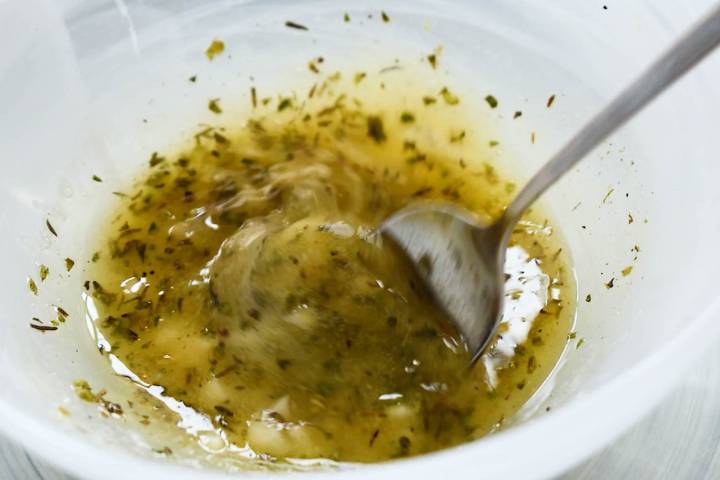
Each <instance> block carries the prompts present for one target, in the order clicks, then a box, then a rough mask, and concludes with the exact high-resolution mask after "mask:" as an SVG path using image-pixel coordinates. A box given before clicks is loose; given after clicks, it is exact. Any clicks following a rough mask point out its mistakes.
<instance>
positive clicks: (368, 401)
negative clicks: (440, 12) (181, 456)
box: [89, 77, 575, 462]
mask: <svg viewBox="0 0 720 480" xmlns="http://www.w3.org/2000/svg"><path fill="white" fill-rule="evenodd" d="M375 80H377V79H373V78H371V77H368V78H366V79H364V80H363V84H362V85H360V86H358V85H356V84H355V83H354V82H344V81H343V80H341V79H338V78H337V77H332V78H330V79H327V80H326V81H325V82H324V83H322V84H320V85H318V86H317V87H314V88H313V90H312V91H311V95H310V94H309V95H308V97H309V98H303V99H302V100H299V99H298V98H297V97H294V98H292V99H291V97H288V99H287V100H283V99H282V98H280V99H278V100H276V101H273V102H270V103H269V104H267V105H265V106H261V105H258V106H257V107H256V108H255V109H254V110H253V112H252V114H250V120H249V121H248V123H247V124H246V125H244V126H241V127H232V128H230V127H229V128H227V129H207V130H204V131H203V132H201V133H200V134H198V135H197V136H196V138H195V144H194V146H193V147H191V148H187V149H185V150H183V151H181V153H179V154H175V155H164V154H163V155H154V156H153V158H152V159H151V162H150V164H151V166H150V167H148V170H147V171H145V172H143V173H141V175H140V176H139V177H138V178H139V180H138V181H137V182H136V183H135V185H134V186H133V189H132V191H129V193H128V194H127V196H125V197H122V198H121V199H120V200H119V203H118V206H117V208H116V210H114V211H112V212H109V214H108V218H109V220H108V225H107V227H106V228H105V229H104V230H102V233H101V238H100V242H101V245H103V248H102V249H101V250H100V256H99V259H98V260H97V261H96V262H95V263H94V267H93V268H94V271H93V272H92V274H93V277H92V278H93V279H94V282H91V284H90V285H89V290H90V293H91V295H92V296H93V298H94V299H95V302H96V303H97V306H98V310H99V312H100V319H99V320H98V322H97V325H96V326H97V327H98V329H99V330H100V331H101V333H102V334H103V336H104V337H105V338H106V339H107V341H108V342H109V344H110V345H111V351H112V353H113V354H114V355H115V356H117V357H118V358H119V359H120V360H121V361H122V362H123V363H124V364H125V365H126V366H127V367H128V368H129V369H130V370H131V371H132V372H134V373H135V374H136V375H137V376H138V377H139V378H140V379H141V380H142V381H143V382H146V383H148V384H151V385H159V386H162V387H164V389H165V391H164V394H165V395H167V396H169V397H173V398H175V399H177V400H179V401H182V402H184V403H185V404H186V405H188V406H190V407H192V408H194V409H195V410H197V411H198V412H200V413H202V414H205V415H207V416H208V417H210V418H211V419H212V422H213V425H214V426H215V427H216V428H217V429H219V430H221V431H222V432H223V433H224V435H225V436H226V437H227V438H228V439H229V440H230V441H231V442H232V443H233V444H235V445H237V446H240V447H249V449H251V450H252V451H254V452H256V453H258V454H262V455H264V456H265V457H266V458H270V459H280V460H282V459H285V458H327V459H332V460H339V461H359V462H373V461H381V460H386V459H390V458H396V457H401V456H407V455H415V454H420V453H423V452H429V451H433V450H437V449H440V448H444V447H448V446H452V445H456V444H459V443H462V442H467V441H470V440H472V439H475V438H478V437H481V436H483V435H485V434H487V433H489V432H492V431H494V430H495V429H497V428H498V427H500V426H501V425H502V423H503V421H504V419H506V418H509V417H510V416H511V415H512V414H513V413H514V412H516V411H517V410H518V409H519V408H520V407H521V406H522V405H523V404H524V403H525V402H526V400H527V399H528V398H529V397H530V396H531V394H532V393H533V392H534V391H535V390H536V389H537V388H538V387H539V385H540V384H541V383H542V381H543V380H544V379H545V378H546V377H547V375H548V373H549V372H550V370H551V369H552V368H553V366H554V365H555V362H556V361H557V359H558V357H559V355H560V353H561V351H562V349H563V348H564V346H565V343H566V336H567V333H568V331H569V329H570V326H571V322H572V317H573V310H574V304H573V300H574V296H575V292H574V285H573V283H572V278H571V277H570V275H569V264H568V257H567V255H566V254H565V253H564V252H565V251H566V249H565V250H563V249H562V248H561V244H560V242H559V240H558V239H557V238H556V235H553V234H548V232H549V231H550V228H549V224H548V223H547V220H546V219H544V218H543V217H541V216H539V215H538V214H532V215H529V216H528V217H527V218H526V219H525V220H526V222H527V223H526V224H524V225H520V226H519V227H518V228H517V230H516V232H515V234H514V235H513V237H512V243H513V244H516V245H519V246H521V247H523V248H524V249H525V250H526V251H527V252H528V253H529V254H530V256H531V257H532V258H534V259H536V260H537V261H538V262H539V263H540V265H541V268H542V270H543V271H544V272H545V273H546V274H548V275H549V276H550V278H551V279H552V283H553V285H552V286H553V288H554V289H556V295H555V298H556V300H552V301H551V302H550V303H549V304H548V305H546V307H545V308H544V309H543V311H542V312H541V313H540V314H539V316H538V318H537V319H536V321H535V323H534V325H533V328H532V330H531V332H530V335H529V337H528V341H527V342H526V343H525V344H524V345H521V346H519V347H518V348H517V349H516V352H515V356H514V357H512V359H511V360H510V361H509V362H508V363H507V364H505V365H503V368H501V369H500V370H499V371H498V372H497V374H498V384H497V386H495V387H494V388H491V387H490V386H489V385H488V381H487V377H486V372H485V370H484V369H483V367H482V366H481V365H478V366H476V367H475V368H474V369H473V370H472V372H470V373H469V372H468V369H467V364H468V362H469V355H468V353H467V351H466V350H465V348H464V345H463V343H462V339H461V338H460V337H459V336H458V334H457V333H456V332H455V331H454V329H453V328H452V327H451V325H450V324H449V322H448V320H447V318H445V316H444V314H443V312H442V311H440V310H439V309H438V308H437V307H436V306H435V305H434V304H433V303H432V301H431V300H430V299H429V297H428V295H427V292H425V291H424V289H423V288H422V284H421V283H420V282H419V280H418V278H417V277H416V276H415V274H414V271H413V269H412V268H411V267H410V265H408V263H407V262H406V261H405V259H404V257H403V256H402V255H400V254H399V252H396V251H394V250H393V248H392V247H391V246H389V245H388V244H387V242H382V239H381V238H379V237H378V236H377V234H375V233H374V229H375V228H376V227H377V226H378V225H379V224H380V223H381V222H382V221H383V220H384V219H385V218H387V217H388V216H389V215H390V214H391V213H392V212H394V211H396V210H397V209H399V208H402V207H403V206H405V205H407V204H409V203H412V202H415V201H419V200H428V199H440V200H443V201H450V202H455V203H458V204H460V205H463V206H465V207H467V208H469V209H470V210H471V211H473V212H476V213H477V214H479V215H488V216H491V217H496V216H497V215H499V213H500V212H501V211H502V209H503V208H504V206H505V205H506V204H507V203H508V200H509V198H511V196H512V193H513V187H514V186H513V184H511V183H509V182H507V181H504V180H503V179H501V178H500V176H499V174H498V173H496V169H495V168H493V167H492V166H491V164H490V163H489V159H491V158H493V157H492V152H493V150H492V149H493V148H494V147H493V146H490V144H489V143H488V142H487V140H486V139H482V140H481V138H482V137H480V136H474V134H473V132H472V131H471V130H470V129H467V125H472V124H473V123H474V122H473V121H470V120H468V117H466V116H464V114H462V113H461V112H462V110H461V108H460V106H459V105H457V102H456V100H457V98H455V97H454V96H452V94H450V96H448V95H447V94H446V95H442V94H437V92H435V95H433V98H434V99H435V101H434V102H429V101H428V100H427V99H425V100H423V98H422V97H423V96H427V95H426V94H425V95H420V94H417V93H409V92H408V91H407V90H406V89H403V88H402V84H400V85H395V86H392V85H390V84H387V85H386V84H385V83H383V84H382V85H381V84H380V82H379V81H375ZM365 105H372V109H371V110H369V109H368V108H367V107H365ZM463 127H465V128H463ZM538 226H543V227H545V228H538ZM557 298H560V300H557Z"/></svg>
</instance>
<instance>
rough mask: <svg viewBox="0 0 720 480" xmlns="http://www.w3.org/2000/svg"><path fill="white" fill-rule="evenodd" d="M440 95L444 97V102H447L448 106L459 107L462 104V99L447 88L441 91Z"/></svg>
mask: <svg viewBox="0 0 720 480" xmlns="http://www.w3.org/2000/svg"><path fill="white" fill-rule="evenodd" d="M440 95H442V97H443V100H445V103H447V104H448V105H457V104H458V103H460V98H459V97H458V96H457V95H455V94H453V93H452V92H451V91H450V90H448V88H447V87H443V88H442V90H440Z"/></svg>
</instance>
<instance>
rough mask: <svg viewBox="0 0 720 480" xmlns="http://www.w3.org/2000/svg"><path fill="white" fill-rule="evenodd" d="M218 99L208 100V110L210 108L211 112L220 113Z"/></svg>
mask: <svg viewBox="0 0 720 480" xmlns="http://www.w3.org/2000/svg"><path fill="white" fill-rule="evenodd" d="M219 102H220V99H219V98H213V99H211V100H210V101H209V102H208V110H210V111H211V112H213V113H218V114H219V113H222V108H220V103H219Z"/></svg>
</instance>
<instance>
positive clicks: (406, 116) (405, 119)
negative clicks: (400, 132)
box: [400, 112, 415, 123]
mask: <svg viewBox="0 0 720 480" xmlns="http://www.w3.org/2000/svg"><path fill="white" fill-rule="evenodd" d="M400 121H401V122H402V123H413V122H414V121H415V115H413V114H412V113H410V112H403V113H402V114H401V115H400Z"/></svg>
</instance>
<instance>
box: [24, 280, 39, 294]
mask: <svg viewBox="0 0 720 480" xmlns="http://www.w3.org/2000/svg"><path fill="white" fill-rule="evenodd" d="M27 286H28V288H29V289H30V291H31V292H32V294H33V295H37V294H38V287H37V284H36V283H35V280H33V279H32V278H30V277H28V279H27Z"/></svg>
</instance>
